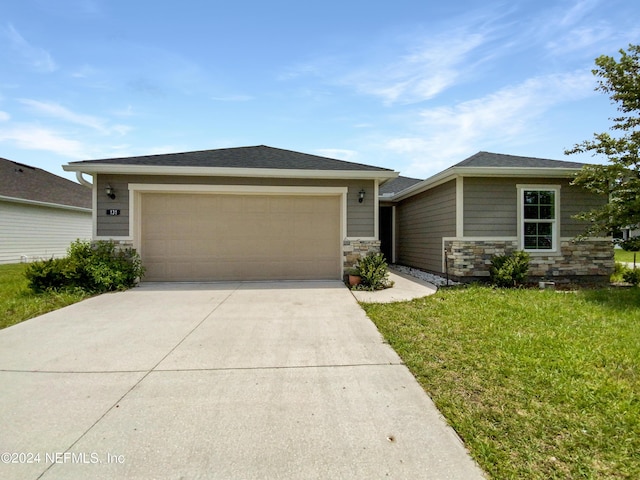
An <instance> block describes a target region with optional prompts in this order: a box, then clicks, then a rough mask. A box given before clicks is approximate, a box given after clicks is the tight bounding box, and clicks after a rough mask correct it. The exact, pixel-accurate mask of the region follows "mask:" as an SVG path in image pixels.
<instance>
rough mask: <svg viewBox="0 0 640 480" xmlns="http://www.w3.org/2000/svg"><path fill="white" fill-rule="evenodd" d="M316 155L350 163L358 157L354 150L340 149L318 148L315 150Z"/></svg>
mask: <svg viewBox="0 0 640 480" xmlns="http://www.w3.org/2000/svg"><path fill="white" fill-rule="evenodd" d="M316 152H317V153H318V155H321V156H323V157H328V158H335V159H337V160H346V161H352V160H354V159H355V158H356V157H357V156H358V152H356V151H355V150H347V149H342V148H318V149H316Z"/></svg>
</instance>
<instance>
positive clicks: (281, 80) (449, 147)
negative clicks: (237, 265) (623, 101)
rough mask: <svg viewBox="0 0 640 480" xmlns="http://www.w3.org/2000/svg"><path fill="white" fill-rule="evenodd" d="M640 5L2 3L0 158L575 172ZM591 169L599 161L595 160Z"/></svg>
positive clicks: (248, 0) (601, 125) (605, 107)
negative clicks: (319, 160) (180, 157)
mask: <svg viewBox="0 0 640 480" xmlns="http://www.w3.org/2000/svg"><path fill="white" fill-rule="evenodd" d="M639 19H640V2H638V1H637V0H602V1H600V0H555V1H550V0H517V1H516V0H509V1H496V0H485V1H473V0H466V1H462V0H450V1H446V2H434V1H429V0H422V1H413V0H395V1H393V2H390V1H381V0H367V1H360V0H340V1H334V0H323V1H313V0H312V1H306V2H305V1H300V0H295V1H289V0H271V1H264V0H263V1H256V0H234V1H233V2H231V1H229V2H220V1H217V0H210V1H194V0H183V1H180V2H177V1H173V0H165V1H157V0H154V1H147V0H126V1H123V0H56V1H55V2H53V1H50V0H20V1H7V2H2V3H1V4H0V157H4V158H9V159H11V160H15V161H18V162H22V163H26V164H30V165H34V166H38V167H40V168H44V169H46V170H48V171H51V172H53V173H56V174H58V175H63V176H67V177H69V178H73V175H72V174H67V173H65V172H63V171H62V168H61V165H62V164H65V163H67V162H69V161H75V160H86V159H97V158H110V157H120V156H132V155H145V154H150V153H169V152H180V151H190V150H202V149H213V148H225V147H239V146H248V145H261V144H264V145H270V146H273V147H279V148H285V149H290V150H296V151H301V152H306V153H313V154H318V155H325V156H329V157H333V158H340V159H344V160H350V161H355V162H360V163H367V164H371V165H377V166H383V167H388V168H393V169H395V170H398V171H400V172H401V173H402V174H404V175H409V176H414V177H418V178H426V177H428V176H430V175H433V174H435V173H437V172H439V171H440V170H442V169H444V168H446V167H449V166H451V165H453V164H454V163H457V162H459V161H461V160H463V159H465V158H466V157H468V156H470V155H472V154H474V153H476V152H478V151H481V150H485V151H492V152H498V153H508V154H514V155H527V156H536V157H544V158H554V159H568V160H575V161H594V160H593V159H592V158H591V157H590V156H584V157H579V156H571V157H565V156H564V154H563V151H564V149H566V148H568V147H571V146H572V145H573V144H574V143H577V142H580V141H582V140H585V139H589V138H591V136H592V134H593V133H594V132H600V131H605V130H607V129H608V128H609V126H610V122H609V120H608V118H610V117H611V116H613V115H614V114H615V108H614V107H613V106H612V105H611V104H610V102H609V99H608V98H607V97H606V96H605V95H604V94H602V93H599V92H595V91H594V88H595V86H596V81H595V77H594V76H593V75H592V73H591V70H592V69H593V68H594V59H595V58H596V57H597V56H599V55H602V54H606V55H614V56H617V52H618V50H619V49H620V48H626V47H627V46H628V44H629V43H640V23H639V22H638V20H639ZM597 161H599V162H603V161H605V160H604V159H600V160H597Z"/></svg>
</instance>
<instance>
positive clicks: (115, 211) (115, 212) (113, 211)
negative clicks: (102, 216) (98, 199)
mask: <svg viewBox="0 0 640 480" xmlns="http://www.w3.org/2000/svg"><path fill="white" fill-rule="evenodd" d="M107 215H120V210H119V209H116V208H109V209H107Z"/></svg>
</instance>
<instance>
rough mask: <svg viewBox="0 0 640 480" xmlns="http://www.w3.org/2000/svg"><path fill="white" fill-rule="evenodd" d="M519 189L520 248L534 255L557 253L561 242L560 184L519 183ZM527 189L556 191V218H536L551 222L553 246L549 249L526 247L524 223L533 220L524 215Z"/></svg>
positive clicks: (539, 220)
mask: <svg viewBox="0 0 640 480" xmlns="http://www.w3.org/2000/svg"><path fill="white" fill-rule="evenodd" d="M516 187H517V189H518V247H519V248H520V250H523V251H525V252H527V253H529V254H532V255H536V254H537V255H548V254H557V253H558V246H559V244H560V242H559V240H560V238H559V237H560V187H561V186H560V185H545V184H526V185H517V186H516ZM525 191H538V192H539V191H547V192H549V191H551V192H554V205H553V210H554V218H553V219H550V220H547V219H536V220H534V221H535V222H536V223H549V224H551V248H549V249H546V248H545V249H541V248H526V247H525V228H524V224H525V222H527V221H531V220H532V219H526V218H525V216H524V209H525V202H524V192H525Z"/></svg>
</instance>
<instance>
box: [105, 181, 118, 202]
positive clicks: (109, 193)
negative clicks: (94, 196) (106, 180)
mask: <svg viewBox="0 0 640 480" xmlns="http://www.w3.org/2000/svg"><path fill="white" fill-rule="evenodd" d="M104 191H105V192H106V193H107V197H109V198H110V199H111V200H113V199H114V198H116V194H115V193H113V192H114V190H113V187H111V185H109V184H107V186H106V188H105V189H104Z"/></svg>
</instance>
